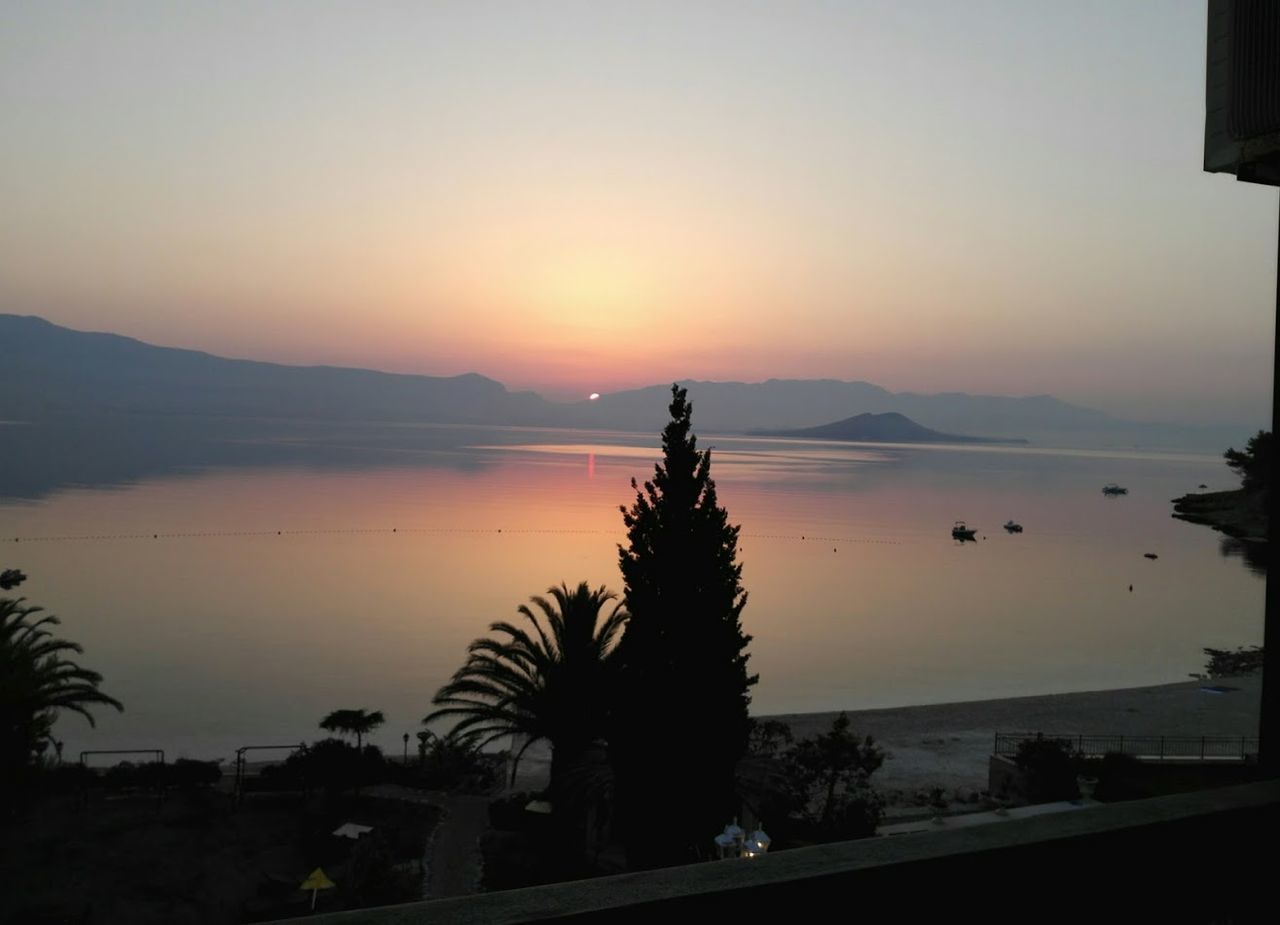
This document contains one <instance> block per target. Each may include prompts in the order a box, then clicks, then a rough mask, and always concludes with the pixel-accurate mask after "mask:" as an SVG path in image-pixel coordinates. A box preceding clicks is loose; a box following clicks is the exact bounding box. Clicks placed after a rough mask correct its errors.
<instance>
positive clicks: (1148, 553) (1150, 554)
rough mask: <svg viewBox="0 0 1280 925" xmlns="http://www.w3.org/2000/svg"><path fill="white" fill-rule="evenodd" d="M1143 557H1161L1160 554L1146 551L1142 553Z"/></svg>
mask: <svg viewBox="0 0 1280 925" xmlns="http://www.w3.org/2000/svg"><path fill="white" fill-rule="evenodd" d="M1142 558H1144V559H1159V558H1160V557H1159V556H1157V555H1156V554H1155V553H1154V552H1144V553H1143V554H1142Z"/></svg>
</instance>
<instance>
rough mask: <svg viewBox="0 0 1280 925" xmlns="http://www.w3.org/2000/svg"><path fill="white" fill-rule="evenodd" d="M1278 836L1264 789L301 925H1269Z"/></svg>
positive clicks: (1274, 789) (1279, 806)
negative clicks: (994, 922)
mask: <svg viewBox="0 0 1280 925" xmlns="http://www.w3.org/2000/svg"><path fill="white" fill-rule="evenodd" d="M1278 825H1280V781H1265V782H1261V783H1252V784H1246V785H1241V786H1235V787H1226V788H1221V789H1217V790H1207V791H1199V792H1196V793H1188V794H1179V795H1176V796H1168V797H1159V798H1156V799H1151V800H1139V801H1134V802H1130V803H1116V804H1111V805H1104V806H1099V807H1097V808H1094V809H1090V810H1086V811H1080V812H1073V813H1065V814H1059V815H1051V816H1039V817H1035V818H1030V819H1020V820H1011V821H1008V822H1003V823H998V824H993V825H986V826H978V827H974V828H967V829H955V830H950V831H940V832H929V833H923V834H919V835H906V836H900V837H896V838H872V839H864V840H862V841H855V842H842V843H838V844H831V845H822V846H818V847H813V848H802V849H796V850H793V851H786V852H781V853H779V854H776V855H770V856H767V857H764V858H760V859H756V860H733V861H716V862H709V863H705V864H696V865H690V866H688V867H676V868H667V869H664V870H657V871H647V872H640V873H631V874H622V875H619V876H615V877H602V878H599V879H595V880H583V881H577V882H572V883H561V884H552V885H548V886H541V887H532V888H529V889H524V890H511V891H506V892H500V893H486V894H480V895H477V896H470V897H463V898H458V899H447V900H437V901H434V902H424V903H410V904H407V905H403V906H393V907H384V908H381V909H368V910H360V911H355V912H345V913H334V914H329V915H320V916H313V917H310V918H309V921H311V922H318V923H324V925H351V923H369V925H409V923H415V925H416V923H431V925H463V923H467V925H470V923H492V925H503V923H520V922H533V921H566V922H617V921H646V922H659V923H670V925H675V923H683V922H686V921H693V922H733V923H735V925H737V923H744V922H749V921H750V922H770V921H772V922H779V923H782V925H792V923H799V922H812V921H832V922H851V921H860V920H865V919H866V918H867V916H869V915H872V914H874V920H876V921H882V920H883V921H902V922H913V921H925V920H934V919H937V918H939V917H942V916H945V917H946V919H945V920H947V921H953V920H954V921H957V922H960V921H964V920H967V919H969V918H970V917H973V916H984V917H997V918H1008V919H1010V920H1011V921H1014V922H1028V921H1030V922H1045V921H1067V920H1072V921H1084V922H1110V921H1118V920H1121V919H1125V920H1132V921H1153V920H1155V919H1165V920H1167V921H1170V922H1217V923H1224V922H1252V921H1275V920H1277V919H1274V918H1272V914H1273V913H1275V912H1276V911H1277V909H1278V908H1280V907H1276V906H1275V903H1274V897H1275V896H1276V893H1277V889H1276V886H1275V884H1274V882H1273V879H1274V878H1275V876H1276V873H1277V871H1276V865H1275V858H1276V857H1277V850H1276V835H1277V831H1278V829H1277V826H1278Z"/></svg>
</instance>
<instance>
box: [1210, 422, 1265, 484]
mask: <svg viewBox="0 0 1280 925" xmlns="http://www.w3.org/2000/svg"><path fill="white" fill-rule="evenodd" d="M1274 444H1275V439H1274V438H1273V436H1272V434H1271V431H1268V430H1260V431H1258V432H1257V433H1256V434H1254V435H1253V436H1252V437H1250V438H1249V442H1248V443H1246V444H1245V446H1244V449H1243V450H1237V449H1236V448H1235V447H1227V450H1226V452H1225V453H1223V454H1222V455H1223V457H1224V458H1225V459H1226V460H1227V465H1228V466H1229V467H1230V468H1231V469H1232V470H1233V471H1234V472H1235V473H1236V474H1237V475H1239V476H1240V482H1241V485H1240V487H1241V488H1243V489H1244V490H1245V491H1265V490H1266V489H1267V488H1269V487H1270V485H1269V481H1270V478H1271V457H1272V454H1273V453H1274V451H1275V447H1274Z"/></svg>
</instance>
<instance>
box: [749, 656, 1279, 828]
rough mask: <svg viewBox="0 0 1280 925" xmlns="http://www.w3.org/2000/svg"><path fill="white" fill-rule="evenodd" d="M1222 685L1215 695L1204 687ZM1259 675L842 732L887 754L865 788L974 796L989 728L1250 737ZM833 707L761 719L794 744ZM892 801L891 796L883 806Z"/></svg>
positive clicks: (858, 725) (868, 715)
mask: <svg viewBox="0 0 1280 925" xmlns="http://www.w3.org/2000/svg"><path fill="white" fill-rule="evenodd" d="M1214 686H1217V687H1221V688H1225V689H1227V690H1225V691H1224V692H1222V693H1214V692H1209V691H1206V690H1204V688H1207V687H1214ZM1261 693H1262V675H1261V674H1260V673H1258V674H1252V675H1243V676H1240V677H1234V678H1214V679H1212V680H1208V681H1180V682H1174V683H1171V684H1158V685H1151V686H1146V687H1129V688H1116V689H1109V690H1097V691H1082V692H1075V693H1066V694H1035V695H1030V696H1025V697H1009V698H1000V699H995V700H970V701H961V702H957V703H942V704H927V705H923V706H911V707H888V708H883V709H873V710H846V711H844V712H846V713H847V714H848V717H849V720H850V731H851V732H853V733H854V734H856V735H858V736H868V735H869V736H871V737H872V738H873V739H875V740H876V742H877V743H879V744H880V745H881V746H882V747H883V748H884V749H885V751H886V753H887V755H886V759H885V763H884V765H883V766H882V767H881V768H880V770H878V771H877V772H876V773H875V774H874V775H873V776H872V778H871V783H872V786H874V787H875V788H876V789H877V790H879V791H881V792H883V793H885V794H886V795H887V796H890V797H891V798H892V795H893V793H894V792H901V793H903V794H906V795H912V794H915V793H916V792H918V791H922V790H924V791H927V790H930V789H932V788H935V787H941V788H943V789H944V790H948V791H957V790H960V791H966V790H967V791H970V792H980V791H982V790H985V789H986V786H987V762H988V758H989V757H990V755H991V752H992V747H993V744H994V738H995V734H996V733H997V732H1025V733H1034V732H1043V733H1045V734H1046V735H1052V734H1063V735H1066V734H1076V735H1080V734H1084V735H1090V734H1093V735H1101V734H1110V735H1166V736H1232V737H1234V736H1246V737H1251V736H1256V735H1257V734H1258V716H1259V702H1260V698H1261ZM840 712H841V711H839V710H831V711H827V712H822V713H784V714H775V715H769V716H765V715H761V716H758V717H756V719H761V720H766V719H767V720H778V721H781V722H785V723H787V725H788V726H789V727H790V728H791V733H792V736H793V737H794V738H796V739H802V738H807V737H809V736H813V735H817V734H819V733H822V732H825V731H827V730H829V729H830V727H831V723H832V721H833V720H834V719H835V718H836V717H837V716H839V715H840ZM890 802H892V799H891V800H890Z"/></svg>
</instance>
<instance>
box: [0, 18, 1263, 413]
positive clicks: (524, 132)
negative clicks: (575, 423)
mask: <svg viewBox="0 0 1280 925" xmlns="http://www.w3.org/2000/svg"><path fill="white" fill-rule="evenodd" d="M1205 16H1206V13H1205V5H1204V2H1203V0H1130V2H1125V3H1116V2H1114V0H1102V2H1090V0H1075V2H1072V3H1061V2H1051V0H1006V2H986V0H969V2H955V0H936V2H926V0H913V2H904V0H881V2H863V0H841V2H812V0H789V2H786V3H782V2H773V3H755V2H749V0H735V2H692V0H682V2H674V3H666V2H659V0H650V2H645V3H634V2H632V3H624V2H617V3H615V2H608V0H590V2H581V3H576V2H550V0H548V2H539V3H524V2H484V0H467V2H457V3H449V2H436V3H427V2H407V3H395V2H372V0H365V2H352V3H326V2H320V0H305V2H275V3H270V4H267V3H240V2H231V0H220V2H209V3H196V2H192V3H181V4H174V3H169V2H157V3H144V2H128V3H126V2H93V3H80V4H68V3H61V2H51V0H44V2H40V3H29V2H22V3H19V2H12V0H0V113H3V118H2V119H0V215H3V220H0V311H4V312H16V313H21V314H38V315H41V316H43V317H45V318H48V319H49V320H51V321H54V322H56V323H59V324H64V325H67V326H70V327H74V328H80V329H86V330H105V331H113V332H117V333H122V334H127V335H130V336H133V337H137V338H140V339H142V340H146V341H149V342H152V343H159V344H165V345H170V346H181V347H192V348H196V349H202V350H207V351H210V352H213V353H219V354H223V355H228V356H237V357H250V358H254V359H263V360H272V361H277V362H286V363H303V364H312V363H328V364H340V365H354V366H368V367H373V368H377V369H385V370H391V371H399V372H417V373H428V374H433V375H450V374H456V373H461V372H468V371H475V372H480V373H484V374H485V375H489V376H492V377H493V378H495V379H498V380H500V381H502V382H504V383H505V384H507V385H508V386H509V387H511V388H521V389H524V388H531V389H535V390H538V391H540V392H542V393H543V394H545V395H547V396H548V397H553V398H578V397H585V396H586V395H587V394H588V393H589V392H595V391H600V392H607V391H611V390H615V389H619V388H626V387H633V386H641V385H649V384H654V383H660V382H664V381H670V380H672V379H674V378H681V379H683V378H700V379H735V380H744V381H758V380H762V379H767V378H770V377H806V378H807V377H831V378H840V379H864V380H868V381H871V382H875V383H877V384H879V385H883V386H885V387H887V388H891V389H895V390H910V391H929V392H932V391H970V392H985V393H993V394H1008V395H1025V394H1040V393H1052V394H1054V395H1057V396H1058V397H1060V398H1064V399H1067V400H1071V401H1076V402H1079V403H1082V404H1087V405H1090V406H1093V407H1098V408H1102V409H1104V410H1108V411H1111V412H1113V413H1116V414H1121V415H1124V416H1128V417H1135V418H1139V419H1149V420H1171V421H1184V422H1223V423H1247V424H1250V425H1253V424H1258V425H1262V424H1264V423H1265V422H1266V421H1267V420H1268V415H1269V413H1270V394H1271V351H1272V337H1273V328H1274V311H1275V309H1274V305H1275V297H1276V295H1275V293H1276V278H1275V273H1276V251H1277V242H1276V233H1277V193H1276V191H1275V190H1274V189H1270V188H1266V187H1261V186H1254V185H1250V184H1243V183H1237V182H1236V181H1235V180H1234V179H1233V178H1231V177H1229V176H1224V175H1210V174H1205V173H1203V171H1202V156H1203V130H1204V44H1205V40H1204V34H1205ZM2 349H3V347H2V345H0V350H2ZM855 410H856V409H855Z"/></svg>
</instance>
